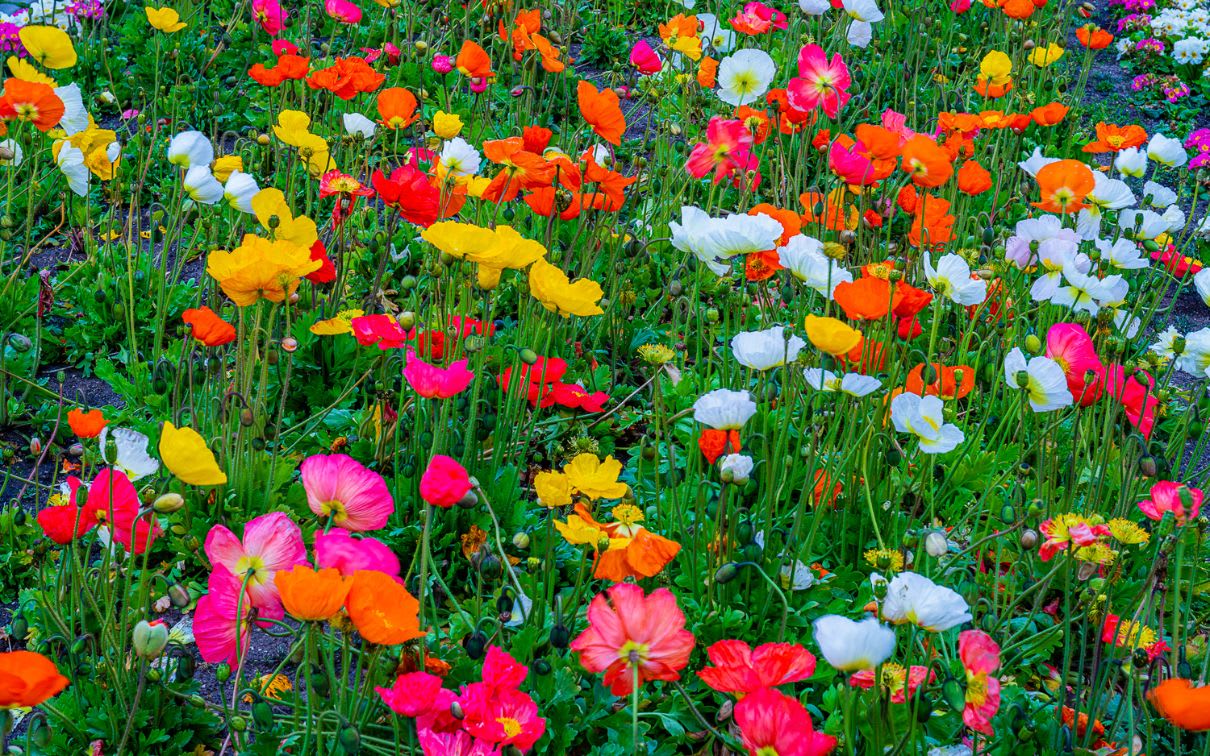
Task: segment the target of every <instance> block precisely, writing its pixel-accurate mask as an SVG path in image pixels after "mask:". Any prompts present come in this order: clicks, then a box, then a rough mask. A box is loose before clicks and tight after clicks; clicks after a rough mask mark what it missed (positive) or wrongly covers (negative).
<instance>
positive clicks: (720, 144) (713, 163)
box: [685, 116, 757, 184]
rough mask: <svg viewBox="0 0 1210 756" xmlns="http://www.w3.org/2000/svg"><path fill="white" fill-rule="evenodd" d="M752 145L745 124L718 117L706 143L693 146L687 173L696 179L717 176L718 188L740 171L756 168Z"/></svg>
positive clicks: (708, 132) (711, 126)
mask: <svg viewBox="0 0 1210 756" xmlns="http://www.w3.org/2000/svg"><path fill="white" fill-rule="evenodd" d="M752 144H753V138H752V133H751V132H749V131H748V129H747V128H745V127H744V124H743V121H740V120H736V119H725V118H720V117H718V116H714V117H713V118H711V119H710V123H709V124H708V125H707V126H706V141H705V142H699V143H698V144H695V145H694V146H693V150H692V151H690V153H689V159H688V160H687V161H686V162H685V170H686V171H688V172H689V175H690V176H693V177H694V178H702V177H704V176H706V175H707V174H709V173H711V172H713V173H714V183H716V184H717V183H719V182H720V181H722V180H723V179H725V178H727V177H728V176H731V175H732V174H733V173H735V172H736V171H746V170H749V169H750V168H753V167H755V165H756V162H757V159H756V156H755V155H753V154H752Z"/></svg>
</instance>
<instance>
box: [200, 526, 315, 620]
mask: <svg viewBox="0 0 1210 756" xmlns="http://www.w3.org/2000/svg"><path fill="white" fill-rule="evenodd" d="M205 548H206V556H207V558H209V559H210V563H211V564H213V565H215V566H216V567H217V566H218V565H222V566H223V567H225V568H226V569H227V570H228V571H229V572H230V573H231V574H232V575H235V576H236V577H237V578H239V579H240V580H241V581H242V580H243V579H244V577H245V576H247V586H248V596H249V597H250V598H251V599H252V605H253V606H255V607H257V608H259V609H273V610H277V611H280V610H281V596H280V594H279V593H278V592H277V584H276V582H275V581H274V576H275V575H276V574H277V571H278V570H289V569H290V568H292V567H293V566H294V565H296V564H307V548H306V546H304V545H303V539H302V531H301V530H300V529H299V527H298V525H296V524H294V521H293V520H291V519H290V518H289V517H288V516H287V515H285V514H284V513H282V512H270V513H269V514H265V515H261V516H260V517H254V518H252V519H251V520H249V521H248V524H247V525H245V526H244V539H243V541H241V540H240V539H239V538H237V537H236V536H235V533H232V532H231V531H230V530H228V529H227V528H226V527H224V526H222V525H215V526H214V527H212V528H210V532H209V533H208V534H207V535H206V547H205Z"/></svg>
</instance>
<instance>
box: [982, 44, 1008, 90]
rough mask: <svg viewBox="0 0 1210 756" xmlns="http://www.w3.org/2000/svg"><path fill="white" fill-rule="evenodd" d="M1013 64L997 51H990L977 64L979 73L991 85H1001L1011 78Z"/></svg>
mask: <svg viewBox="0 0 1210 756" xmlns="http://www.w3.org/2000/svg"><path fill="white" fill-rule="evenodd" d="M1012 70H1013V62H1012V59H1010V58H1009V57H1008V56H1007V55H1005V54H1004V53H1002V52H1000V51H999V50H992V51H991V52H989V53H988V54H987V55H985V56H983V60H981V61H980V62H979V73H980V74H981V75H982V76H984V77H986V78H987V79H988V80H990V81H991V82H992V83H993V84H1003V83H1005V82H1006V81H1008V80H1009V79H1010V78H1011V77H1010V76H1009V74H1011V73H1012Z"/></svg>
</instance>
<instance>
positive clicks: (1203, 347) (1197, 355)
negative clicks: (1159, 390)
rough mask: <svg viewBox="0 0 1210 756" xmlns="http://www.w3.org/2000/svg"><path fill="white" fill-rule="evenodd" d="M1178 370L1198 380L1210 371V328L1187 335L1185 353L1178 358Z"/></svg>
mask: <svg viewBox="0 0 1210 756" xmlns="http://www.w3.org/2000/svg"><path fill="white" fill-rule="evenodd" d="M1176 369H1177V370H1183V371H1184V372H1186V373H1188V374H1189V375H1193V376H1197V377H1198V378H1201V377H1202V376H1203V374H1205V373H1206V371H1207V370H1210V328H1203V329H1201V330H1200V331H1194V332H1193V333H1189V334H1186V335H1185V351H1183V352H1181V354H1180V356H1178V357H1177V358H1176Z"/></svg>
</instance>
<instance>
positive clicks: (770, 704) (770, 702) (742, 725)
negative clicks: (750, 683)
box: [735, 688, 836, 756]
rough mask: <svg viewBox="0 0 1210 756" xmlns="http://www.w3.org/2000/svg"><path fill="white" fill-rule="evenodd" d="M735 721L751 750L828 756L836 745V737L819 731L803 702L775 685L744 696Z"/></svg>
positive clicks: (800, 755) (737, 709)
mask: <svg viewBox="0 0 1210 756" xmlns="http://www.w3.org/2000/svg"><path fill="white" fill-rule="evenodd" d="M735 724H736V725H738V726H739V732H740V737H741V738H742V739H743V741H744V746H745V747H746V748H747V749H748V752H749V753H754V754H757V753H778V754H782V753H784V754H794V756H826V754H829V753H831V752H832V749H834V748H835V747H836V738H834V737H832V736H831V735H825V734H823V733H822V732H816V731H815V727H814V725H813V724H812V723H811V715H810V713H808V712H807V710H806V708H805V707H804V706H803V705H802V704H800V703H799V702H798V701H796V700H795V699H793V698H790V697H789V696H787V695H785V694H784V693H779V692H778V691H776V690H774V689H773V688H761V689H760V690H758V691H756V692H755V693H751V694H749V695H746V696H744V697H743V698H742V699H740V701H739V703H737V704H736V705H735Z"/></svg>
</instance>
